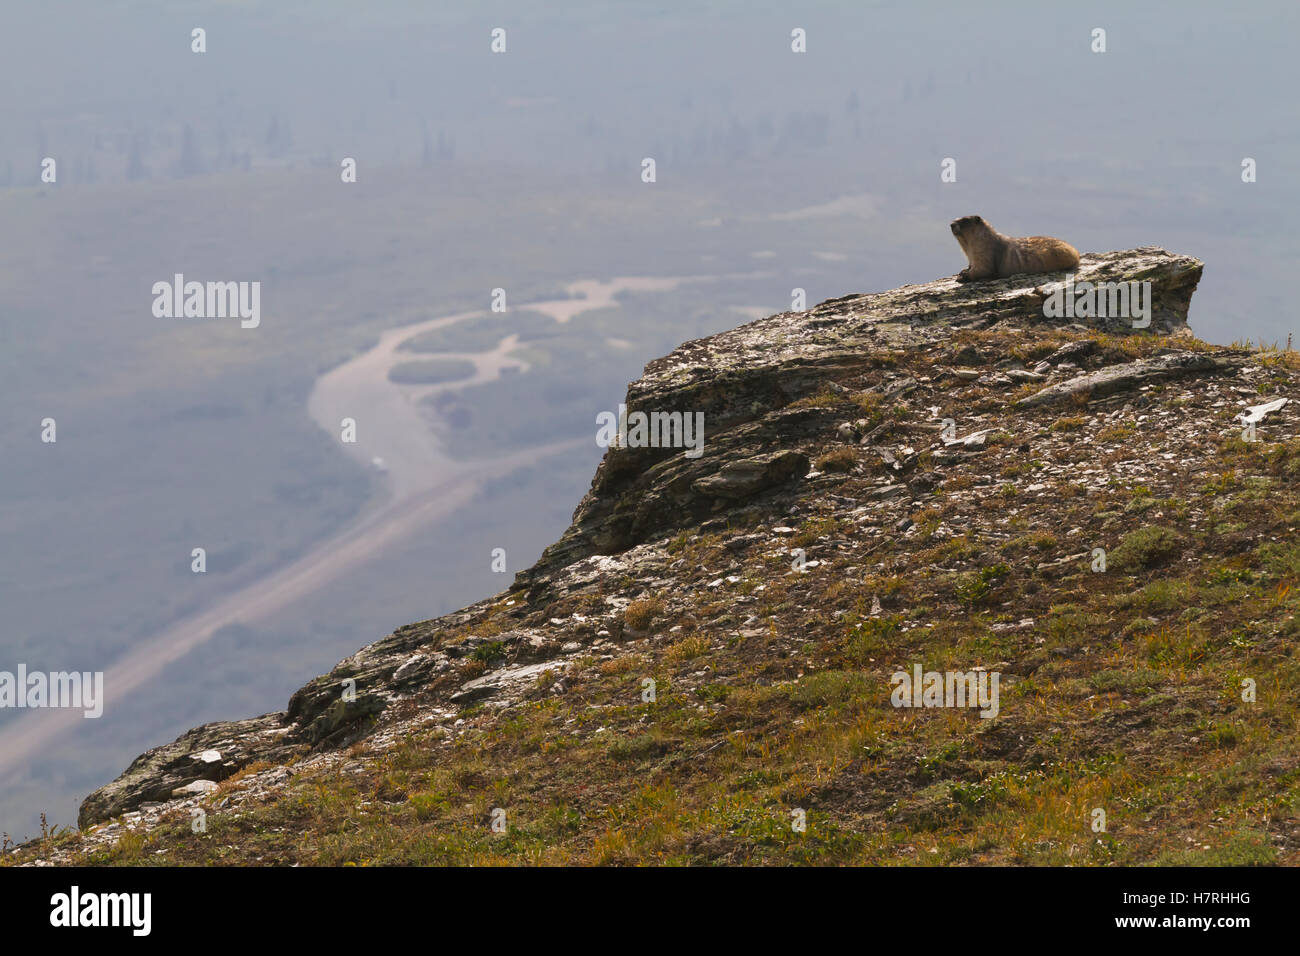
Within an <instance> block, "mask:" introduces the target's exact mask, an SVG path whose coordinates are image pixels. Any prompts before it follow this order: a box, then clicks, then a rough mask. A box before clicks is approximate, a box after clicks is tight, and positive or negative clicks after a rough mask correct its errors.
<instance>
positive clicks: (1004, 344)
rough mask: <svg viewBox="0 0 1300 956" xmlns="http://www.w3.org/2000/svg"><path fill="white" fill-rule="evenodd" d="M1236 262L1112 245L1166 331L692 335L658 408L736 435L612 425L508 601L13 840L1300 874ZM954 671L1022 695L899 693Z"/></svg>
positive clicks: (1287, 720) (1268, 371) (944, 321)
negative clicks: (586, 482)
mask: <svg viewBox="0 0 1300 956" xmlns="http://www.w3.org/2000/svg"><path fill="white" fill-rule="evenodd" d="M1200 274H1201V264H1200V263H1199V262H1197V261H1196V260H1193V259H1189V258H1186V257H1181V256H1173V255H1170V254H1168V253H1166V252H1164V251H1163V250H1159V249H1154V248H1143V249H1138V250H1129V251H1126V252H1115V253H1106V254H1103V255H1094V256H1085V257H1084V261H1083V263H1082V264H1081V267H1080V273H1079V277H1078V278H1079V279H1080V280H1083V279H1085V278H1087V279H1092V280H1094V281H1096V280H1101V281H1130V280H1131V281H1150V282H1151V283H1152V286H1151V299H1150V301H1151V302H1152V303H1153V304H1154V308H1153V311H1152V315H1151V324H1150V327H1149V328H1147V329H1145V330H1143V331H1142V332H1140V333H1138V332H1135V331H1134V330H1133V328H1132V324H1131V323H1129V322H1119V321H1116V320H1100V319H1095V318H1084V319H1055V320H1054V319H1048V318H1045V317H1044V300H1045V298H1046V297H1047V296H1049V295H1050V293H1051V292H1052V290H1053V288H1055V287H1056V286H1059V282H1056V283H1053V281H1052V279H1051V277H1044V276H1039V277H1024V276H1022V277H1014V278H1012V279H1008V280H1001V281H996V282H984V283H975V284H970V285H958V284H957V283H955V282H954V281H953V280H952V279H943V280H938V281H936V282H931V283H927V284H924V285H917V286H908V287H905V288H903V289H898V290H894V291H892V292H888V293H882V294H877V295H869V296H849V297H846V298H843V299H837V300H832V301H830V302H826V303H822V304H821V305H820V306H817V307H816V308H814V309H811V310H809V311H808V312H803V313H787V314H783V315H779V316H772V317H770V318H767V319H762V320H759V321H758V322H753V323H750V324H748V325H746V326H742V327H740V328H738V329H735V330H733V331H731V332H727V333H723V334H721V335H718V336H713V337H711V338H708V339H702V340H699V341H695V342H688V343H686V344H684V345H682V346H681V347H679V348H678V349H677V350H675V351H674V352H673V353H672V354H671V355H669V356H666V357H665V358H663V359H660V360H657V361H656V362H652V363H651V364H650V365H649V366H647V368H646V372H645V375H644V376H643V378H642V379H640V380H639V381H638V382H635V383H633V384H632V386H631V387H630V389H629V392H628V399H627V405H628V408H629V410H630V411H633V412H635V411H647V412H648V411H654V410H672V411H682V412H691V413H693V412H703V413H704V415H705V423H706V434H707V440H706V443H705V450H704V454H703V455H701V456H700V457H698V458H690V457H688V456H686V455H685V454H683V452H682V451H680V450H675V449H664V448H627V447H624V448H612V449H610V450H609V452H608V453H607V454H606V457H605V459H604V461H603V462H602V463H601V465H600V468H599V469H598V471H597V473H596V476H595V478H594V479H593V483H592V489H591V491H590V492H589V493H588V494H587V495H586V496H585V497H584V499H583V501H582V502H581V503H580V505H579V507H578V510H577V512H576V513H575V516H574V523H573V526H572V527H571V528H570V529H569V531H568V532H566V533H565V535H564V536H563V537H562V538H561V540H560V541H559V542H557V543H556V544H555V545H553V546H552V547H551V548H549V549H548V550H547V551H546V553H545V554H544V555H543V556H542V558H541V559H540V560H539V561H538V563H537V564H536V565H535V566H534V567H533V568H531V569H529V570H528V571H526V572H524V573H522V574H521V575H519V577H518V579H517V581H516V583H515V585H514V587H513V588H511V590H509V591H507V592H505V593H503V594H500V595H497V596H495V597H493V598H491V599H488V600H485V601H482V602H479V603H478V604H475V605H472V606H470V607H468V608H466V609H464V610H462V611H460V612H457V613H455V614H451V615H447V616H446V617H443V618H439V619H437V620H433V621H426V622H423V623H420V624H414V625H410V626H408V627H405V628H402V629H399V630H398V631H397V632H395V633H394V634H392V635H390V636H389V637H387V638H385V639H383V640H381V641H379V642H377V643H375V644H372V645H370V646H368V647H366V648H363V649H362V650H361V651H359V652H358V653H357V654H355V655H354V656H353V657H351V658H349V659H348V660H346V661H343V662H342V663H340V664H339V665H338V667H336V668H335V669H334V671H333V672H332V673H331V674H329V675H325V676H322V677H320V678H317V679H316V680H315V681H312V682H311V683H309V684H308V685H307V686H305V687H303V688H302V689H301V690H299V691H298V692H297V693H296V694H295V695H294V696H293V698H292V700H290V702H289V705H288V707H287V709H286V710H285V711H284V712H282V713H278V714H270V715H265V716H263V717H259V718H255V719H251V720H246V721H239V722H232V723H225V724H215V725H208V726H206V727H202V728H198V729H196V730H194V731H191V732H190V733H188V734H186V735H185V736H183V737H181V738H180V739H179V740H177V741H176V742H174V743H172V744H170V745H167V746H164V747H160V748H157V749H155V750H153V751H150V752H149V753H147V754H145V755H143V756H141V757H140V758H138V759H137V761H136V762H135V763H133V764H132V766H131V767H130V768H128V770H127V771H126V772H125V773H124V774H123V775H122V777H120V778H119V779H118V780H116V781H114V782H113V783H112V784H110V785H108V786H106V787H105V788H103V789H101V790H100V791H97V792H96V793H95V794H92V795H91V796H90V797H89V798H88V799H87V801H86V802H85V804H84V805H83V807H82V812H81V821H80V822H81V825H82V827H83V831H82V832H67V833H61V834H54V835H51V836H48V837H46V838H44V839H42V840H38V841H33V842H32V843H30V844H27V845H25V846H23V847H20V848H18V850H17V851H16V852H15V853H13V854H10V855H8V857H7V860H8V862H11V863H28V864H30V863H42V864H49V863H55V864H58V863H69V862H83V863H84V862H110V863H124V864H149V863H171V864H175V863H282V864H288V863H302V864H308V863H321V864H344V863H361V864H377V863H417V864H426V863H488V862H510V863H573V862H582V863H588V862H590V863H626V862H651V863H658V862H674V863H711V862H730V863H740V862H761V863H808V862H813V863H956V862H977V863H1055V864H1060V863H1073V864H1106V863H1148V862H1153V863H1189V862H1190V863H1204V864H1216V863H1240V862H1260V863H1267V862H1282V863H1295V862H1297V859H1300V857H1298V853H1300V825H1298V824H1297V821H1296V817H1295V811H1294V805H1295V802H1296V799H1297V794H1298V786H1300V784H1298V782H1297V781H1300V744H1298V743H1297V735H1296V729H1297V728H1296V714H1297V707H1296V704H1297V698H1298V697H1300V673H1297V665H1296V660H1295V658H1294V656H1293V654H1292V648H1293V647H1294V644H1295V635H1296V632H1297V625H1296V621H1295V610H1296V607H1297V603H1300V592H1296V591H1295V588H1294V585H1295V582H1296V580H1297V577H1298V576H1300V544H1297V543H1296V541H1295V535H1294V532H1295V529H1296V527H1297V525H1300V491H1297V480H1296V479H1297V475H1300V440H1298V439H1297V434H1298V433H1300V415H1298V414H1297V408H1296V406H1295V404H1294V403H1291V402H1284V403H1280V404H1278V403H1276V402H1274V399H1277V398H1285V397H1288V396H1290V395H1292V394H1293V391H1294V386H1295V384H1296V380H1297V375H1298V374H1300V372H1298V371H1297V370H1298V369H1300V359H1298V358H1297V355H1296V353H1294V352H1290V351H1279V350H1275V349H1274V350H1255V349H1250V348H1218V347H1213V346H1209V345H1206V344H1205V343H1202V342H1199V341H1198V340H1196V339H1195V338H1194V337H1193V336H1192V335H1191V334H1190V332H1189V330H1188V329H1187V326H1186V315H1187V308H1188V303H1189V302H1190V298H1191V295H1192V292H1193V291H1194V289H1195V286H1196V283H1197V281H1198V280H1199V278H1200ZM1035 279H1041V280H1043V281H1042V282H1038V283H1035V281H1034V280H1035ZM1270 403H1273V404H1271V405H1270ZM1258 406H1265V408H1264V409H1262V410H1258V411H1256V412H1255V413H1254V415H1253V416H1252V417H1253V418H1254V419H1257V421H1256V422H1255V425H1254V427H1255V431H1254V439H1255V440H1250V441H1247V440H1244V439H1243V425H1242V421H1241V420H1239V417H1238V416H1240V415H1241V414H1242V413H1246V412H1247V410H1248V409H1250V408H1252V407H1258ZM945 420H949V421H945ZM1098 549H1101V551H1103V552H1104V557H1105V566H1104V570H1103V569H1101V567H1099V565H1100V559H1099V557H1098V554H1099V552H1098ZM918 667H919V668H920V669H921V670H922V671H940V672H945V671H961V672H965V673H968V674H969V673H975V674H979V673H983V674H993V673H996V674H998V675H999V677H1000V685H999V686H1000V694H999V698H998V700H997V706H996V710H997V713H996V716H990V717H981V716H980V714H979V712H978V710H977V709H976V708H973V707H969V706H967V707H937V708H916V707H896V706H894V702H895V701H896V700H897V697H896V695H895V693H894V686H893V684H894V683H895V680H894V675H895V674H897V673H900V672H901V673H904V674H909V675H910V674H912V673H914V671H915V669H916V668H918ZM1243 681H1247V682H1253V685H1251V684H1249V683H1247V684H1246V685H1243ZM351 682H355V694H345V691H347V690H349V689H350V688H351V687H352V684H351ZM1250 686H1253V687H1254V689H1255V694H1254V699H1253V700H1252V701H1250V702H1248V701H1247V700H1244V699H1243V687H1250ZM1246 696H1249V695H1246ZM186 788H188V790H189V791H191V792H188V793H187V792H186ZM198 811H201V815H202V822H203V826H202V827H199V832H196V830H195V828H196V826H197V824H196V823H195V822H194V821H195V820H196V819H198V818H199V817H200V814H199V813H198ZM1103 817H1104V820H1103ZM800 824H802V829H800ZM494 825H495V828H494ZM1099 827H1100V828H1099ZM497 830H503V832H497Z"/></svg>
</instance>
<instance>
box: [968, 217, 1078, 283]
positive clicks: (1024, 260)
mask: <svg viewBox="0 0 1300 956" xmlns="http://www.w3.org/2000/svg"><path fill="white" fill-rule="evenodd" d="M952 234H953V235H954V236H956V237H957V244H958V245H960V246H961V251H962V252H964V253H966V258H967V259H968V260H970V265H968V266H967V267H966V268H965V269H962V270H961V272H959V273H957V281H958V282H978V281H979V280H981V279H1005V278H1006V277H1007V276H1014V275H1021V274H1023V273H1032V272H1063V271H1073V270H1075V269H1077V268H1079V252H1078V250H1077V249H1075V248H1074V246H1072V245H1070V244H1069V243H1068V242H1062V241H1061V240H1060V239H1053V238H1052V237H1051V236H1029V237H1028V238H1025V239H1017V238H1015V237H1012V236H1004V235H1002V233H1000V232H998V231H997V230H996V229H994V228H993V227H992V226H990V225H989V224H988V223H987V222H985V221H984V220H983V219H982V218H981V217H979V216H962V217H961V218H960V219H954V220H953V221H952Z"/></svg>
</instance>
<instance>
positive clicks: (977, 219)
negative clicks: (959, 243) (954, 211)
mask: <svg viewBox="0 0 1300 956" xmlns="http://www.w3.org/2000/svg"><path fill="white" fill-rule="evenodd" d="M949 228H951V229H952V234H953V235H954V236H956V237H957V238H958V239H961V237H962V236H963V235H970V234H972V233H974V232H976V231H979V232H984V231H985V230H987V229H989V224H988V223H987V222H985V221H984V218H983V217H982V216H962V217H961V218H960V219H954V220H953V221H952V223H951V224H950V225H949Z"/></svg>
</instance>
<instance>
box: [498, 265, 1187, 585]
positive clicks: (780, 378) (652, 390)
mask: <svg viewBox="0 0 1300 956" xmlns="http://www.w3.org/2000/svg"><path fill="white" fill-rule="evenodd" d="M1201 270H1202V264H1201V262H1200V261H1199V260H1196V259H1192V258H1190V257H1188V256H1179V255H1173V254H1171V253H1169V252H1166V251H1165V250H1163V249H1159V248H1156V247H1154V246H1144V247H1142V248H1139V249H1130V250H1127V251H1123V252H1107V253H1101V254H1089V255H1085V256H1083V257H1082V259H1081V261H1080V264H1079V271H1078V274H1077V275H1076V276H1075V277H1073V280H1072V281H1073V283H1074V286H1075V287H1076V288H1078V287H1080V286H1081V285H1082V284H1083V283H1085V282H1087V283H1092V284H1094V285H1096V284H1100V283H1129V282H1137V283H1144V282H1149V283H1151V285H1150V293H1149V295H1150V298H1149V302H1150V306H1151V315H1150V325H1149V326H1148V327H1146V328H1145V331H1146V332H1148V333H1151V334H1156V335H1168V336H1182V335H1186V334H1189V330H1188V326H1187V310H1188V307H1189V305H1190V303H1191V297H1192V293H1193V292H1194V291H1195V290H1196V285H1197V283H1198V282H1199V281H1200V278H1201ZM1064 285H1065V277H1063V276H1056V275H1052V276H1042V275H1026V276H1012V277H1010V278H1007V279H996V280H990V281H987V282H973V283H966V284H963V283H959V282H957V281H956V279H955V278H946V279H937V280H935V281H934V282H927V283H924V284H922V285H909V286H903V287H902V288H900V289H894V290H892V291H890V292H879V293H872V294H868V295H850V296H844V297H843V298H839V299H831V300H829V301H827V302H823V303H821V304H820V305H818V306H816V307H815V308H813V309H810V310H808V311H807V312H783V313H780V314H779V315H772V316H768V317H767V318H765V319H759V320H757V321H755V322H750V323H749V324H747V325H742V326H740V327H739V328H736V329H732V330H731V331H729V332H723V333H721V334H719V335H714V336H711V337H709V338H705V339H696V340H695V341H691V342H687V343H685V344H683V345H681V346H679V347H678V348H676V349H674V350H673V351H672V352H671V353H670V354H669V355H666V356H665V357H663V358H661V359H656V360H655V361H653V362H651V363H650V364H649V365H647V366H646V368H645V374H644V375H643V376H642V377H641V379H640V380H638V381H636V382H633V383H632V384H631V386H629V388H628V395H627V403H626V404H627V408H628V412H629V414H631V413H635V412H642V413H647V414H648V413H652V412H682V413H700V412H702V413H703V414H704V428H705V436H706V438H705V441H706V450H705V452H704V454H703V455H702V456H700V457H699V458H698V459H687V458H684V457H683V456H682V455H681V454H680V453H679V452H674V451H673V450H672V449H664V448H611V449H610V450H609V451H608V452H607V453H606V455H605V459H604V460H603V461H602V462H601V464H600V467H599V468H598V469H597V471H596V476H595V478H594V479H593V480H592V484H591V490H590V491H589V492H588V493H587V495H586V496H585V497H584V498H583V499H582V502H581V503H580V504H579V505H578V509H577V511H576V512H575V513H574V516H573V525H572V526H571V527H570V528H569V530H568V531H566V532H565V533H564V535H563V537H561V538H560V540H559V541H558V542H556V543H555V544H554V545H552V546H551V547H550V548H548V549H547V550H546V552H545V553H544V554H543V555H542V557H541V559H540V560H539V561H538V562H537V563H536V564H535V565H534V566H533V567H532V568H530V569H528V570H527V571H524V572H522V573H521V574H520V575H519V576H518V581H517V584H518V586H521V587H526V586H529V585H531V584H533V583H534V582H536V581H538V580H539V579H541V578H544V577H545V576H546V575H547V574H548V573H550V572H551V571H553V570H555V569H556V568H560V567H563V566H564V565H565V564H567V563H569V562H571V561H573V560H576V559H577V558H581V557H585V556H587V555H589V554H610V553H615V552H618V551H621V550H623V549H625V548H628V547H630V546H631V545H633V544H635V543H637V542H638V541H644V540H646V538H647V536H649V535H653V534H658V533H663V532H666V531H669V530H672V529H674V528H685V527H689V526H691V525H693V524H695V523H697V522H698V521H700V520H701V519H702V518H706V517H707V516H709V515H712V514H718V513H721V512H723V511H725V510H727V509H729V508H731V507H733V506H734V504H735V502H736V501H737V500H738V498H740V497H743V494H744V493H745V491H746V489H748V492H749V493H752V494H757V493H758V492H760V491H765V490H768V489H769V488H771V487H772V484H773V482H771V481H767V480H764V481H753V482H737V481H735V480H734V477H733V476H734V475H735V474H736V469H737V468H738V467H740V466H738V464H737V461H738V460H739V459H753V458H755V457H756V456H758V455H764V454H771V453H772V451H773V443H774V440H775V438H776V436H778V435H788V434H791V433H794V434H796V435H801V436H807V435H811V434H814V433H818V432H820V430H821V429H822V428H823V427H824V426H825V425H826V421H825V420H824V416H823V415H822V414H821V413H820V412H818V411H817V410H816V409H809V408H802V409H800V408H796V407H792V406H793V405H794V403H796V402H797V401H798V400H799V399H801V398H806V397H808V396H811V395H813V394H814V393H816V392H817V391H818V390H819V389H825V388H827V383H828V382H833V381H835V380H836V379H838V378H842V377H845V376H848V375H851V374H852V373H854V372H855V371H861V370H863V369H866V368H868V367H869V366H871V365H872V364H873V363H875V362H877V361H878V360H879V357H880V356H881V355H882V354H885V355H887V354H888V353H889V352H890V351H891V350H898V349H909V348H915V347H918V346H923V345H925V344H927V343H930V342H934V341H939V340H943V339H945V338H947V337H949V336H950V335H951V334H952V332H953V330H954V329H979V330H985V331H989V330H994V329H999V328H1022V329H1027V330H1030V329H1035V328H1040V329H1045V328H1052V327H1064V326H1068V325H1074V326H1078V327H1080V328H1093V329H1097V330H1099V331H1105V332H1111V333H1119V334H1129V333H1133V332H1134V331H1136V330H1135V329H1134V323H1133V320H1131V319H1124V318H1119V317H1098V316H1089V317H1082V318H1070V319H1063V318H1062V319H1053V318H1049V317H1047V316H1045V314H1044V311H1045V310H1044V306H1045V303H1047V302H1048V300H1049V298H1050V297H1051V296H1052V294H1053V293H1054V292H1058V291H1061V290H1062V289H1063V287H1064ZM1069 348H1073V349H1076V350H1077V349H1086V348H1087V346H1086V345H1085V344H1075V345H1073V346H1069V347H1067V349H1069ZM1078 354H1081V353H1077V352H1071V351H1063V352H1062V354H1061V355H1058V356H1052V357H1050V358H1049V359H1047V360H1046V361H1047V365H1048V366H1049V367H1050V366H1053V365H1058V364H1060V362H1061V361H1065V360H1068V359H1069V358H1070V357H1072V356H1076V357H1077V355H1078ZM955 358H956V361H957V362H958V363H959V364H960V363H962V362H963V361H964V359H963V357H962V356H957V357H955ZM966 358H969V357H966ZM1199 360H1200V359H1195V360H1193V361H1199ZM976 374H977V375H978V373H976ZM1012 374H1013V377H1017V378H1018V379H1019V380H1020V381H1026V380H1033V379H1034V377H1035V376H1039V377H1041V373H1039V372H1033V371H1030V370H1028V369H1019V370H1014V371H1013V373H1012ZM908 388H909V383H908V382H906V381H899V382H897V383H894V384H893V385H892V386H890V387H889V388H888V389H886V390H884V392H883V393H882V394H883V397H884V398H885V399H889V400H892V399H895V398H897V397H898V396H899V395H902V394H904V393H906V391H907V390H908ZM786 451H787V453H788V450H786ZM724 470H725V471H724Z"/></svg>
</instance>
